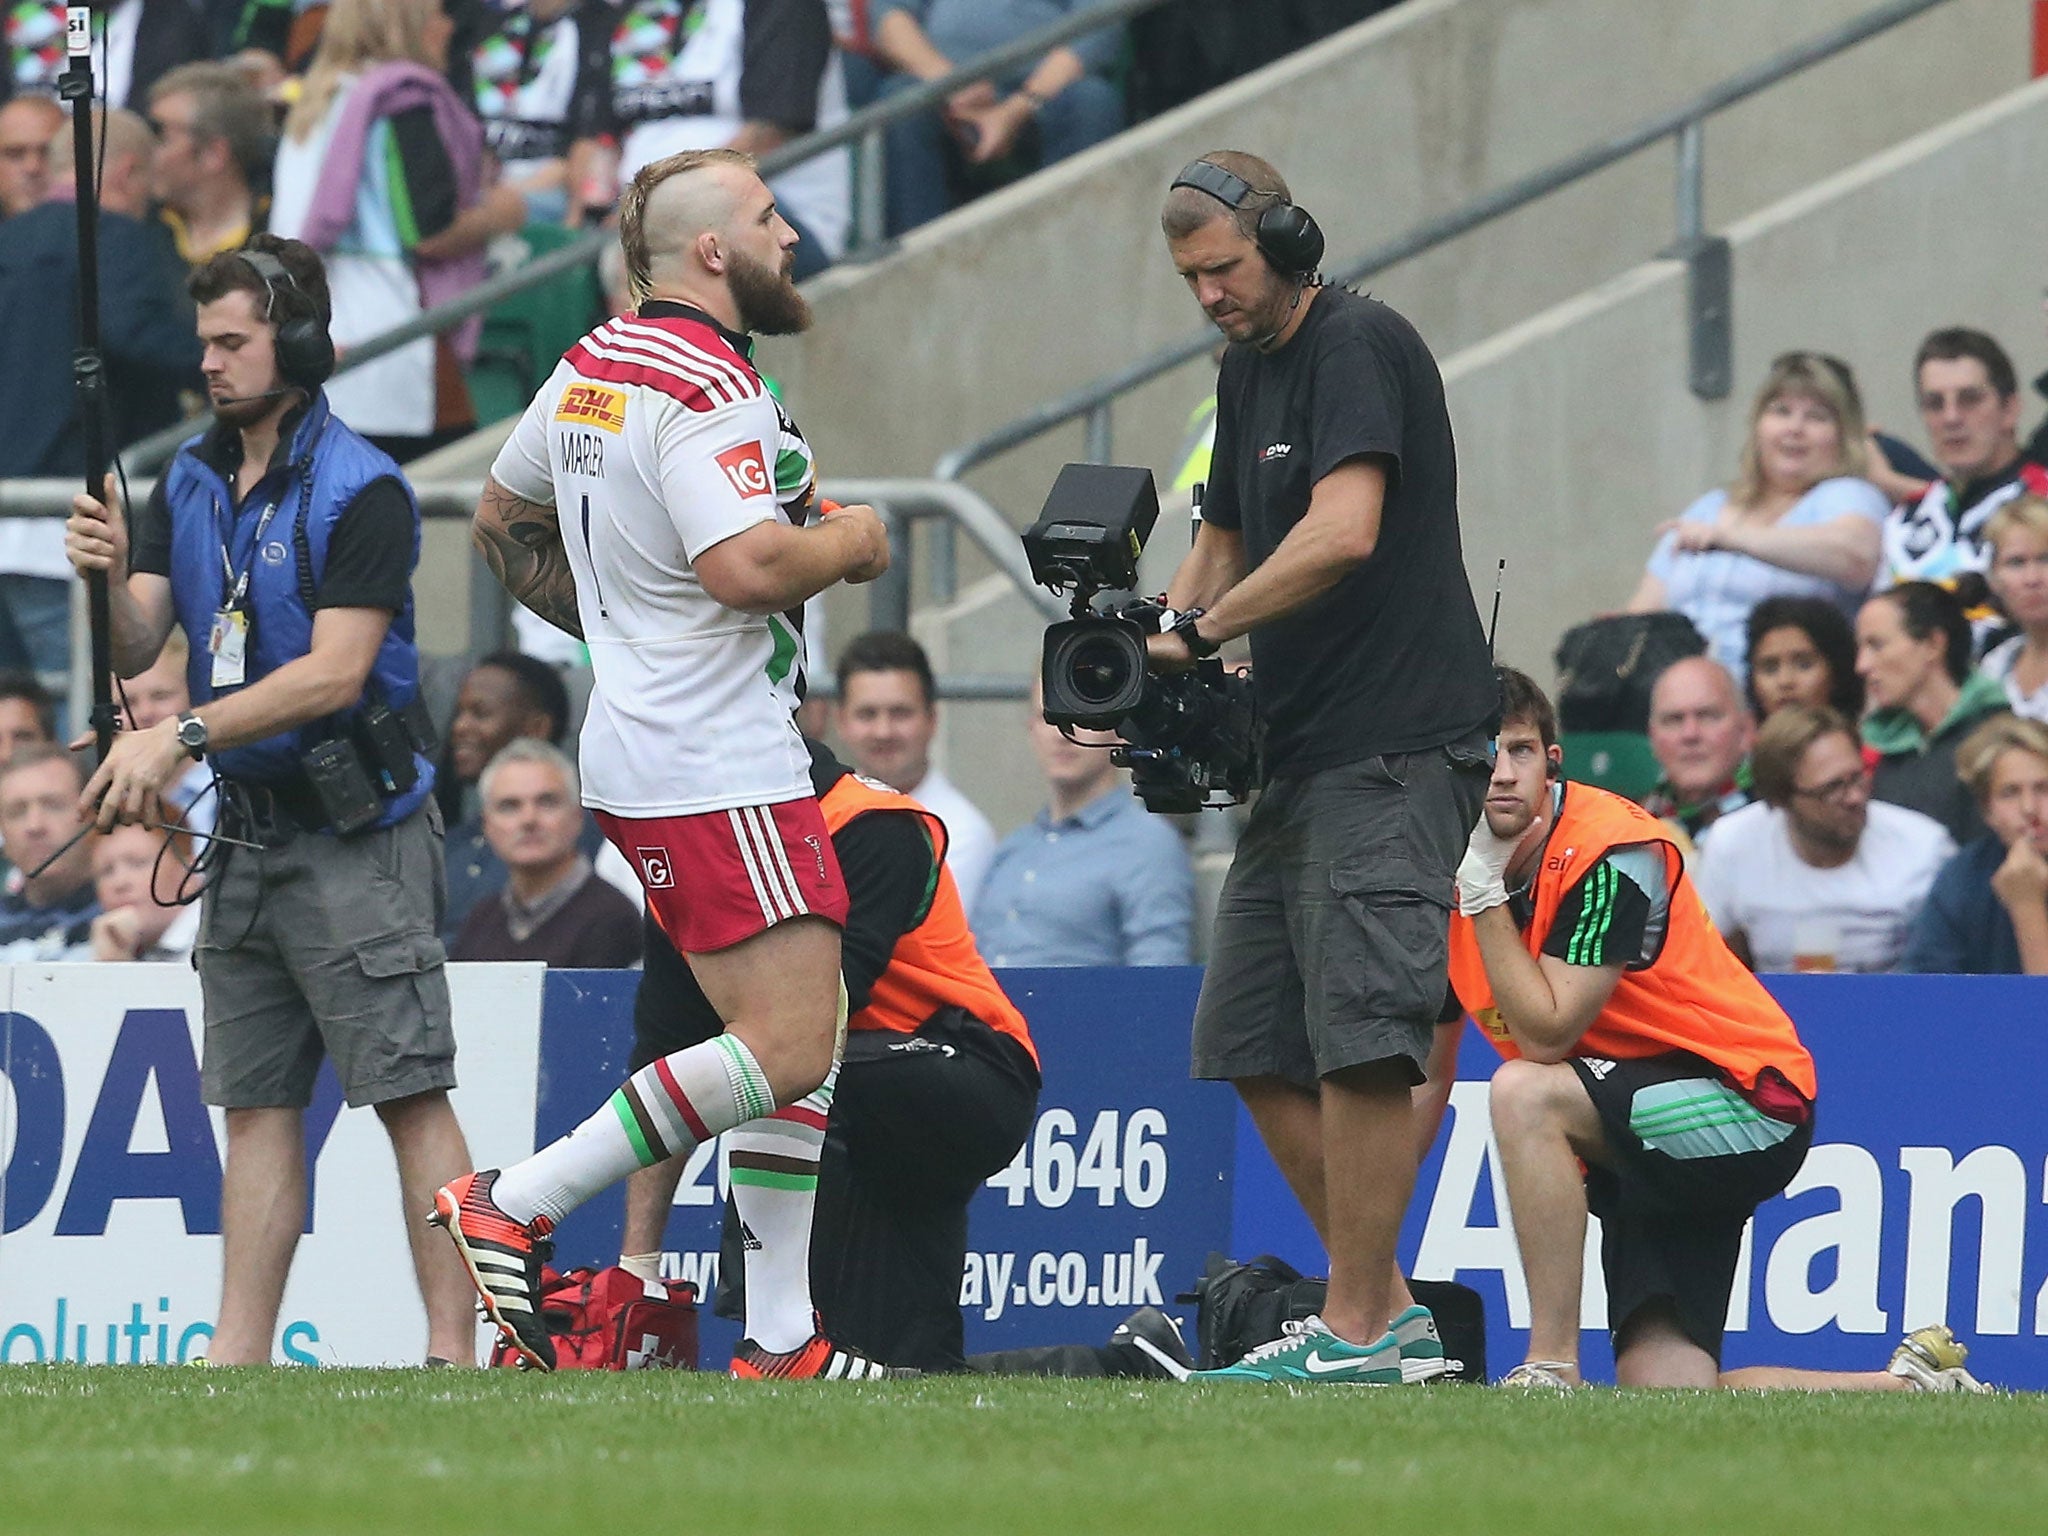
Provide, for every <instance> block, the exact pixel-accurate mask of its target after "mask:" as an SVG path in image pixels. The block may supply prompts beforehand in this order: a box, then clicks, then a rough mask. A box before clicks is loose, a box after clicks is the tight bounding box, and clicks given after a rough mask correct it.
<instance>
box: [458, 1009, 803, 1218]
mask: <svg viewBox="0 0 2048 1536" xmlns="http://www.w3.org/2000/svg"><path fill="white" fill-rule="evenodd" d="M774 1110H775V1100H774V1097H773V1096H772V1095H771V1094H770V1092H769V1089H768V1078H767V1076H766V1075H765V1074H764V1073H763V1072H762V1071H761V1066H760V1063H759V1062H757V1061H755V1060H754V1053H753V1052H752V1051H750V1050H748V1049H747V1048H746V1046H745V1044H744V1043H742V1042H741V1041H740V1039H739V1038H738V1037H737V1036H734V1035H717V1036H714V1037H713V1038H712V1039H709V1040H706V1041H705V1042H704V1043H703V1044H702V1045H693V1046H691V1047H690V1048H689V1049H688V1050H686V1051H677V1052H676V1053H675V1054H674V1055H672V1056H664V1057H662V1058H661V1059H660V1060H659V1061H656V1062H654V1063H653V1064H652V1065H649V1066H646V1067H642V1068H641V1069H640V1070H639V1071H638V1072H635V1073H634V1074H633V1075H632V1076H631V1077H629V1078H627V1079H626V1081H625V1084H624V1086H623V1087H621V1088H620V1089H619V1091H618V1092H617V1093H615V1094H613V1095H612V1096H611V1098H610V1099H609V1100H608V1101H607V1102H606V1103H605V1105H604V1107H603V1108H601V1109H599V1110H598V1112H597V1113H596V1114H594V1115H592V1116H591V1117H590V1118H589V1119H588V1120H586V1121H584V1122H583V1123H582V1124H581V1125H579V1126H577V1127H576V1129H575V1130H573V1131H571V1132H570V1133H569V1134H568V1135H567V1136H564V1137H563V1138H562V1139H561V1140H560V1141H557V1142H555V1143H554V1144H553V1145H552V1146H547V1147H543V1148H541V1150H540V1151H538V1152H536V1153H534V1154H533V1156H531V1157H529V1158H528V1159H526V1161H525V1162H523V1163H517V1164H515V1165H514V1166H512V1167H510V1168H507V1169H506V1170H505V1171H504V1172H503V1173H501V1174H499V1175H498V1182H497V1185H496V1186H495V1187H494V1188H493V1189H492V1191H491V1198H492V1199H493V1200H495V1201H496V1202H497V1205H498V1209H499V1210H501V1211H503V1212H504V1213H505V1214H506V1215H507V1216H510V1217H511V1218H512V1219H513V1220H514V1221H531V1220H533V1218H534V1217H535V1216H546V1217H547V1218H548V1219H549V1220H550V1221H560V1220H561V1219H562V1218H563V1217H564V1216H566V1215H567V1214H568V1213H569V1212H570V1211H573V1210H575V1209H576V1207H577V1206H579V1205H581V1204H582V1203H583V1202H584V1201H586V1200H588V1199H589V1198H590V1197H591V1196H592V1195H594V1194H596V1193H597V1192H598V1191H599V1190H601V1189H604V1188H606V1187H607V1186H608V1185H611V1184H614V1183H616V1182H618V1180H620V1179H622V1178H624V1177H625V1176H626V1175H627V1174H629V1173H631V1172H632V1171H633V1170H634V1169H635V1168H648V1167H652V1166H653V1165H654V1164H655V1163H659V1162H662V1161H663V1160H665V1159H667V1158H670V1157H675V1156H678V1155H680V1154H682V1153H684V1152H688V1151H689V1150H691V1148H693V1147H695V1146H696V1145H697V1144H698V1143H700V1142H705V1141H709V1140H710V1139H711V1138H712V1137H714V1136H716V1135H717V1134H718V1133H719V1132H721V1131H729V1130H731V1129H732V1128H733V1127H734V1126H736V1125H739V1124H741V1123H742V1122H743V1121H747V1120H758V1119H760V1118H761V1117H762V1116H764V1115H769V1114H772V1113H774Z"/></svg>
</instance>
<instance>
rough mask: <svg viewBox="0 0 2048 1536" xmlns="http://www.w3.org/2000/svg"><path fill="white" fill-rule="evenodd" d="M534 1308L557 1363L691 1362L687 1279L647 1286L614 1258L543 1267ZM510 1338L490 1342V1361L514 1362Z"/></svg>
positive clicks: (602, 1366) (692, 1325)
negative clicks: (604, 1263) (559, 1268)
mask: <svg viewBox="0 0 2048 1536" xmlns="http://www.w3.org/2000/svg"><path fill="white" fill-rule="evenodd" d="M540 1315H541V1321H543V1322H544V1323H546V1324H547V1330H548V1336H549V1337H550V1338H552V1339H553V1340H554V1341H555V1365H556V1367H557V1368H558V1369H560V1370H564V1371H638V1370H651V1369H656V1368H664V1367H665V1368H668V1369H671V1370H684V1371H694V1370H695V1369H697V1288H696V1287H695V1286H694V1285H692V1284H690V1282H689V1281H687V1280H661V1281H657V1282H656V1283H655V1284H654V1286H653V1287H649V1286H648V1285H647V1284H646V1282H644V1281H642V1280H641V1279H640V1277H639V1276H638V1275H632V1274H628V1273H627V1272H626V1271H625V1270H623V1269H620V1268H619V1267H618V1265H616V1264H614V1265H611V1266H610V1267H608V1268H605V1269H588V1268H584V1269H572V1270H570V1271H569V1272H568V1273H567V1274H557V1273H556V1272H555V1271H554V1270H553V1269H552V1268H549V1269H543V1270H542V1271H541V1277H540ZM518 1363H519V1355H518V1352H517V1351H516V1350H514V1349H513V1348H512V1347H511V1346H510V1345H507V1344H504V1343H499V1344H495V1345H493V1346H492V1348H491V1364H492V1365H504V1366H516V1365H517V1364H518Z"/></svg>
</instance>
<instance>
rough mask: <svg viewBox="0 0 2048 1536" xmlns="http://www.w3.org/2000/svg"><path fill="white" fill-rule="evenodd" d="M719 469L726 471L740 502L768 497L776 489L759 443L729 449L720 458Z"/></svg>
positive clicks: (744, 444) (726, 476)
mask: <svg viewBox="0 0 2048 1536" xmlns="http://www.w3.org/2000/svg"><path fill="white" fill-rule="evenodd" d="M718 467H719V468H720V469H722V470H724V471H725V478H726V479H728V480H730V481H731V482H732V488H733V489H734V490H735V491H737V492H739V495H740V500H742V501H746V500H748V499H750V498H752V497H755V496H766V495H767V494H768V493H769V492H770V491H772V490H774V489H775V484H774V482H773V481H771V480H770V479H769V478H768V464H767V461H766V460H765V459H763V458H762V457H761V445H760V444H759V443H741V444H740V445H739V447H737V448H728V449H726V450H725V452H723V453H721V454H720V455H719V456H718Z"/></svg>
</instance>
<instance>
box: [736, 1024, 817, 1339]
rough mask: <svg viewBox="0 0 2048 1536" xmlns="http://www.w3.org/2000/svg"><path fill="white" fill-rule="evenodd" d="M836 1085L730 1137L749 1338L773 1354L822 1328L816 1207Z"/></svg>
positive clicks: (746, 1125) (810, 1095)
mask: <svg viewBox="0 0 2048 1536" xmlns="http://www.w3.org/2000/svg"><path fill="white" fill-rule="evenodd" d="M838 1082H839V1067H838V1064H837V1063H836V1062H835V1063H834V1064H833V1067H832V1072H831V1075H830V1076H828V1077H827V1078H826V1079H825V1081H824V1082H823V1083H821V1084H820V1085H819V1087H818V1089H817V1091H816V1092H815V1093H812V1094H809V1095H807V1096H806V1097H804V1098H801V1099H799V1100H797V1102H796V1103H794V1104H792V1105H790V1106H789V1107H788V1108H787V1109H781V1110H777V1111H776V1112H775V1113H774V1114H772V1115H770V1116H769V1117H768V1118H767V1119H765V1120H752V1121H749V1122H748V1123H747V1124H745V1125H743V1126H740V1127H738V1128H737V1129H735V1130H732V1131H730V1132H728V1133H727V1134H726V1138H725V1152H726V1161H727V1163H728V1164H729V1165H730V1166H729V1174H730V1178H731V1183H732V1200H733V1206H734V1208H735V1209H736V1210H738V1212H739V1217H740V1235H741V1238H742V1241H743V1242H744V1244H745V1249H746V1256H747V1337H748V1338H750V1339H752V1340H753V1341H754V1342H755V1343H756V1344H758V1345H760V1346H761V1347H762V1348H763V1349H765V1350H767V1351H768V1352H769V1353H771V1354H778V1355H780V1354H787V1353H788V1352H789V1351H791V1350H793V1349H801V1348H802V1347H803V1346H804V1344H805V1343H806V1342H807V1341H808V1340H809V1339H810V1337H811V1335H812V1334H813V1333H814V1332H815V1331H816V1330H817V1319H816V1313H815V1311H814V1309H813V1306H812V1302H811V1212H812V1209H813V1207H814V1206H815V1205H816V1204H817V1199H818V1154H819V1152H820V1150H821V1149H822V1148H823V1147H824V1145H825V1117H826V1116H827V1115H828V1114H829V1113H831V1109H832V1092H833V1089H834V1088H835V1087H836V1086H837V1084H838Z"/></svg>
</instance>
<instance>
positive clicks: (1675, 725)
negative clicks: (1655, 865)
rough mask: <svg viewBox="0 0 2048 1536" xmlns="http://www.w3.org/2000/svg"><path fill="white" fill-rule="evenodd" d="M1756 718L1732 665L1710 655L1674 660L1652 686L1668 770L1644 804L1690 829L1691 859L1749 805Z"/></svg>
mask: <svg viewBox="0 0 2048 1536" xmlns="http://www.w3.org/2000/svg"><path fill="white" fill-rule="evenodd" d="M1755 739H1756V724H1755V722H1754V721H1753V720H1752V719H1751V718H1750V714H1749V711H1748V710H1747V709H1745V708H1743V704H1742V693H1741V690H1740V689H1738V688H1737V687H1736V686H1735V679H1734V678H1733V677H1731V676H1729V673H1728V669H1727V668H1726V667H1724V666H1722V665H1721V663H1719V662H1718V661H1715V660H1713V659H1712V658H1711V657H1708V656H1688V657H1686V658H1685V659H1684V660H1683V661H1674V662H1673V663H1672V664H1671V665H1670V666H1668V667H1666V668H1665V669H1664V670H1663V672H1662V673H1660V674H1659V675H1658V677H1657V681H1656V683H1655V684H1654V685H1652V687H1651V689H1650V753H1651V755H1652V756H1654V757H1655V758H1656V759H1657V766H1658V767H1659V768H1660V769H1662V770H1663V777H1662V778H1660V779H1659V780H1658V781H1657V787H1656V788H1655V789H1653V790H1652V791H1650V793H1649V795H1648V797H1647V798H1645V799H1644V801H1643V809H1644V810H1646V811H1648V812H1649V813H1650V814H1651V815H1652V816H1657V817H1661V818H1662V819H1663V820H1664V821H1665V822H1667V823H1668V824H1669V825H1670V826H1671V828H1672V829H1673V830H1674V831H1677V832H1681V833H1683V834H1684V840H1683V841H1682V842H1681V844H1680V849H1681V851H1682V852H1684V853H1685V854H1686V856H1687V857H1688V858H1690V857H1691V855H1692V851H1693V847H1694V845H1696V844H1699V843H1703V842H1704V841H1705V840H1706V835H1707V829H1708V828H1709V827H1711V826H1713V824H1714V823H1715V822H1716V821H1717V820H1719V819H1720V818H1721V817H1723V816H1725V815H1727V814H1728V813H1729V812H1731V811H1739V810H1741V809H1742V807H1744V806H1745V805H1747V804H1749V799H1750V784H1749V748H1750V743H1751V742H1753V741H1754V740H1755Z"/></svg>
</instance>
